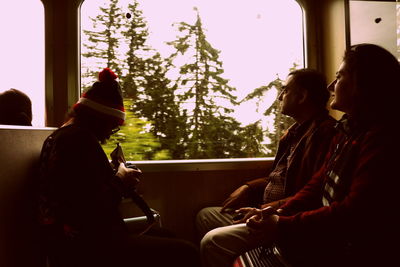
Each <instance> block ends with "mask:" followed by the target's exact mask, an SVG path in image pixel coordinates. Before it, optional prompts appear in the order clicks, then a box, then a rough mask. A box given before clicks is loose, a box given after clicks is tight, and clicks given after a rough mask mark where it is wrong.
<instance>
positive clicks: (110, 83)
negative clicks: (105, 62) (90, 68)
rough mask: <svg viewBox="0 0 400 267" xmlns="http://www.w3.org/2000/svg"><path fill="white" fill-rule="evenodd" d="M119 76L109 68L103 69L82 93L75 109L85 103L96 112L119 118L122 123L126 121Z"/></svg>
mask: <svg viewBox="0 0 400 267" xmlns="http://www.w3.org/2000/svg"><path fill="white" fill-rule="evenodd" d="M117 77H118V76H117V75H116V74H115V73H114V72H113V71H112V70H110V69H109V68H105V69H103V70H102V71H101V72H100V73H99V80H98V81H97V82H95V83H94V84H93V85H92V87H91V88H90V89H89V90H87V91H86V92H85V93H84V94H82V96H81V98H80V99H79V101H78V102H77V103H76V104H75V105H74V109H76V108H77V107H78V106H79V105H83V106H86V107H88V108H90V109H92V110H94V111H96V112H99V113H102V114H104V115H108V116H112V117H114V118H116V119H118V120H119V124H120V125H122V124H123V123H124V121H125V109H124V103H123V98H122V91H121V87H120V86H119V83H118V82H117V81H116V79H117Z"/></svg>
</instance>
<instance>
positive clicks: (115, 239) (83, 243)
mask: <svg viewBox="0 0 400 267" xmlns="http://www.w3.org/2000/svg"><path fill="white" fill-rule="evenodd" d="M39 185H40V205H39V206H40V211H39V218H40V223H41V225H42V238H43V241H44V242H43V244H44V246H46V250H47V252H46V253H48V254H50V256H51V257H53V258H54V261H55V262H58V261H63V262H64V263H63V264H64V265H62V266H70V265H68V261H69V260H70V261H71V262H75V263H76V262H80V263H81V264H82V266H84V264H85V263H86V264H88V262H85V261H86V260H87V261H90V265H88V266H102V265H101V264H104V266H107V265H108V266H111V265H110V264H113V263H115V262H112V258H115V257H114V256H115V255H112V254H113V253H114V252H116V253H117V251H118V246H119V245H120V244H122V243H123V240H124V239H125V238H126V237H127V236H128V231H127V229H126V226H125V224H124V222H123V219H122V217H121V215H120V213H119V211H118V205H119V203H120V201H121V196H122V189H123V187H122V182H121V181H120V180H119V179H118V178H116V177H115V176H114V172H113V170H112V168H111V166H110V164H109V161H108V159H107V156H106V155H105V153H104V151H103V149H102V147H101V146H100V144H99V142H98V140H97V139H96V137H95V136H94V135H93V134H92V133H91V132H90V131H88V130H87V129H85V128H83V127H79V126H76V125H69V126H66V127H62V128H60V129H58V130H56V131H55V132H54V133H53V134H52V135H50V136H49V137H48V138H47V139H46V141H45V142H44V145H43V148H42V153H41V157H40V181H39ZM93 259H96V260H98V263H97V264H98V265H93V264H95V262H94V261H93ZM107 261H109V262H108V263H107Z"/></svg>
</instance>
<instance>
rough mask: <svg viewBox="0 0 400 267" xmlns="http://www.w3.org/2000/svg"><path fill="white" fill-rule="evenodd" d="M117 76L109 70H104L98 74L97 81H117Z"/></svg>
mask: <svg viewBox="0 0 400 267" xmlns="http://www.w3.org/2000/svg"><path fill="white" fill-rule="evenodd" d="M117 78H118V76H117V74H115V73H114V72H113V71H112V70H110V69H109V68H104V69H103V70H102V71H101V72H100V73H99V81H100V82H107V81H113V80H115V79H117Z"/></svg>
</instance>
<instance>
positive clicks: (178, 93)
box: [81, 0, 304, 160]
mask: <svg viewBox="0 0 400 267" xmlns="http://www.w3.org/2000/svg"><path fill="white" fill-rule="evenodd" d="M81 26H82V27H81V28H82V32H81V42H82V43H81V64H82V65H81V72H82V86H81V88H82V90H83V91H84V90H85V89H87V88H88V87H90V86H91V84H92V83H93V82H94V81H95V80H96V74H97V73H98V72H99V71H100V70H101V69H102V68H104V67H109V68H111V69H112V70H114V71H115V72H116V73H117V74H118V75H119V82H120V84H121V86H122V89H123V93H124V97H125V108H126V110H127V121H126V124H125V126H124V127H123V128H122V129H121V131H120V132H118V133H117V134H115V136H113V137H112V139H111V140H110V142H108V144H106V145H105V146H104V148H105V150H106V151H107V152H109V151H111V150H112V149H113V148H114V147H115V143H116V142H120V143H121V144H122V146H123V147H124V151H125V154H126V155H125V156H126V158H127V159H128V160H164V159H215V158H249V157H266V156H273V155H274V154H275V151H276V144H277V141H278V139H279V137H280V135H281V132H282V131H283V130H284V129H285V128H286V127H287V126H288V125H290V124H291V123H292V121H291V120H290V119H289V118H287V117H282V116H279V115H278V116H276V115H277V114H278V113H279V105H277V102H276V101H275V99H276V96H277V92H278V90H280V84H281V82H282V80H284V79H285V78H286V75H287V74H288V73H289V71H291V70H293V69H295V68H302V67H304V55H303V50H304V48H303V17H302V10H301V7H300V6H299V4H298V3H297V2H296V1H295V0H274V1H230V0H220V1H212V0H202V1H198V0H185V1H179V0H168V1H159V0H136V1H134V0H130V1H129V0H86V1H84V3H83V4H82V7H81Z"/></svg>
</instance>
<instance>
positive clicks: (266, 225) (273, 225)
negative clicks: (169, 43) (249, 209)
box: [246, 207, 279, 242]
mask: <svg viewBox="0 0 400 267" xmlns="http://www.w3.org/2000/svg"><path fill="white" fill-rule="evenodd" d="M253 214H254V215H253V216H251V217H250V218H249V219H247V221H246V225H247V227H249V230H250V231H251V232H253V233H255V234H257V235H260V236H262V237H263V239H264V240H265V241H266V242H273V241H274V240H275V239H276V236H277V235H278V221H279V215H277V211H276V210H275V209H274V208H273V207H267V208H264V209H256V210H254V211H253Z"/></svg>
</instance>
